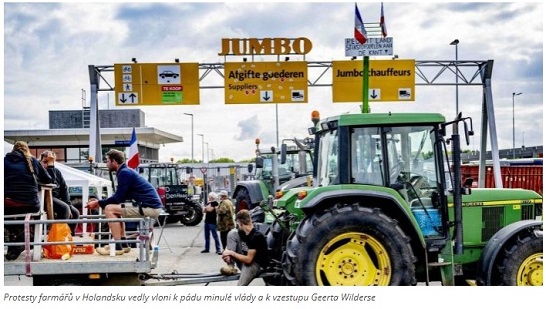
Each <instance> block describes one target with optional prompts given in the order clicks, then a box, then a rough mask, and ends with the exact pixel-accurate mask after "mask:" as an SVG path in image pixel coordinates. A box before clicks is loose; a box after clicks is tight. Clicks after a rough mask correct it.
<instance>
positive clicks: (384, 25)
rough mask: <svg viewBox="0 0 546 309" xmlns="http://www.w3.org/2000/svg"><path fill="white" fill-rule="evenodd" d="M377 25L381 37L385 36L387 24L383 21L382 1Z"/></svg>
mask: <svg viewBox="0 0 546 309" xmlns="http://www.w3.org/2000/svg"><path fill="white" fill-rule="evenodd" d="M379 26H380V27H381V34H383V37H384V38H386V37H387V24H386V23H385V14H384V13H383V2H381V19H380V20H379Z"/></svg>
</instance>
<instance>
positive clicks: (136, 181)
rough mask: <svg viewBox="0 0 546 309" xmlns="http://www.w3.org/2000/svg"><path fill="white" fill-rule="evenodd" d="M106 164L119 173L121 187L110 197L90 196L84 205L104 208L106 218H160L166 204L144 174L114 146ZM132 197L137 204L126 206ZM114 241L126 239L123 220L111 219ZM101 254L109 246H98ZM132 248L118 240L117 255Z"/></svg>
mask: <svg viewBox="0 0 546 309" xmlns="http://www.w3.org/2000/svg"><path fill="white" fill-rule="evenodd" d="M106 166H107V167H108V170H109V171H111V172H116V176H117V180H118V181H117V182H118V187H117V189H116V192H115V193H114V195H112V196H111V197H108V198H106V199H102V200H97V199H90V200H89V202H88V203H87V205H86V206H85V207H86V208H88V209H98V208H99V207H101V208H103V209H104V215H105V217H106V218H107V219H116V218H121V217H123V218H144V217H150V218H152V219H154V220H155V221H157V218H158V217H159V214H160V213H161V210H162V209H163V203H162V202H161V199H160V198H159V195H158V194H157V190H156V189H155V188H154V187H153V186H152V184H151V183H150V182H148V181H147V180H146V179H145V178H144V177H142V176H141V175H140V174H138V173H137V172H136V171H135V170H133V169H131V168H129V167H128V166H127V164H125V155H124V154H123V152H121V151H119V150H116V149H112V150H110V151H108V152H107V153H106ZM127 200H133V201H134V202H135V203H136V207H132V206H128V205H125V204H124V203H125V201H127ZM108 226H109V227H110V231H111V233H112V237H113V239H114V240H116V241H119V240H122V241H123V240H127V238H126V235H125V224H124V223H123V222H116V221H113V222H108ZM96 251H97V253H99V254H100V255H109V254H110V251H109V248H106V247H102V248H97V249H96ZM130 251H131V247H130V246H129V244H128V243H127V242H121V243H120V242H118V243H116V248H115V253H116V255H122V254H123V253H129V252H130Z"/></svg>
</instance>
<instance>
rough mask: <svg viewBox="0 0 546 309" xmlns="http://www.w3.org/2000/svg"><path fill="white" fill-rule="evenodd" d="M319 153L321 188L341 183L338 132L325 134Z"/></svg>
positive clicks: (318, 173) (319, 180)
mask: <svg viewBox="0 0 546 309" xmlns="http://www.w3.org/2000/svg"><path fill="white" fill-rule="evenodd" d="M318 151H319V155H318V159H319V162H318V164H317V166H318V171H317V176H318V184H319V186H327V185H331V184H337V183H339V170H338V131H337V130H334V131H332V132H325V133H324V134H323V136H322V137H321V139H320V145H319V150H318Z"/></svg>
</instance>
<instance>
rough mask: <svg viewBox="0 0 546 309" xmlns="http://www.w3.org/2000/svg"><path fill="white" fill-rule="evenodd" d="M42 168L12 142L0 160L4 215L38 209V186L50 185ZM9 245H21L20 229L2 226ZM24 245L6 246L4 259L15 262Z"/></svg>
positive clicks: (24, 146)
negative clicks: (17, 244)
mask: <svg viewBox="0 0 546 309" xmlns="http://www.w3.org/2000/svg"><path fill="white" fill-rule="evenodd" d="M52 181H53V180H52V179H51V177H50V176H49V174H48V173H47V171H46V170H45V169H44V167H43V166H42V165H41V164H40V162H38V160H37V159H36V158H34V157H33V156H32V155H31V154H30V149H29V148H28V144H27V143H25V142H22V141H18V142H15V144H13V149H12V151H11V152H9V153H7V154H6V156H5V157H4V214H5V215H15V214H25V213H35V212H38V211H39V210H40V199H39V198H38V192H39V190H40V188H39V183H44V184H48V183H52ZM5 229H6V231H7V233H8V241H9V242H23V241H24V229H23V226H16V225H9V226H6V228H5ZM24 249H25V247H24V246H8V252H7V254H6V256H5V257H6V259H7V260H15V259H17V258H18V257H19V255H20V254H21V252H23V250H24Z"/></svg>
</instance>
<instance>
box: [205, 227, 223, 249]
mask: <svg viewBox="0 0 546 309" xmlns="http://www.w3.org/2000/svg"><path fill="white" fill-rule="evenodd" d="M210 234H212V237H213V238H214V244H215V245H216V252H222V249H221V246H220V238H219V237H218V227H217V226H216V224H210V223H205V250H207V251H208V250H209V248H210Z"/></svg>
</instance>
